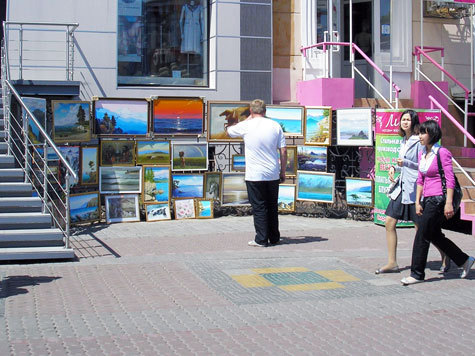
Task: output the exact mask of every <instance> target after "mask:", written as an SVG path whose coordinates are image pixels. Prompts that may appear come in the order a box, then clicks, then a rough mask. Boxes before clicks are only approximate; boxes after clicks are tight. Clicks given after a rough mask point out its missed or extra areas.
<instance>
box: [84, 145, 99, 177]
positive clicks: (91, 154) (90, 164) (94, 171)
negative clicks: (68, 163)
mask: <svg viewBox="0 0 475 356" xmlns="http://www.w3.org/2000/svg"><path fill="white" fill-rule="evenodd" d="M97 156H98V149H97V146H84V147H81V185H95V184H98V183H99V170H98V167H99V166H98V164H97Z"/></svg>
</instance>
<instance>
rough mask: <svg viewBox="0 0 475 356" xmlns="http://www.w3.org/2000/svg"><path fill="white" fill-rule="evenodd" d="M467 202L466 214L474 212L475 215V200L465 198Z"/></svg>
mask: <svg viewBox="0 0 475 356" xmlns="http://www.w3.org/2000/svg"><path fill="white" fill-rule="evenodd" d="M463 202H464V204H465V214H474V215H475V201H474V200H466V199H464V200H463Z"/></svg>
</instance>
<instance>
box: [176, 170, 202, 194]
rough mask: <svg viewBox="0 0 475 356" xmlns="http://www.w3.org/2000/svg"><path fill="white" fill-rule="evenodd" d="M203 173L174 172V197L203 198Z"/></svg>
mask: <svg viewBox="0 0 475 356" xmlns="http://www.w3.org/2000/svg"><path fill="white" fill-rule="evenodd" d="M203 183H204V176H203V175H202V174H192V173H190V174H184V173H179V174H172V198H203V194H204V191H203Z"/></svg>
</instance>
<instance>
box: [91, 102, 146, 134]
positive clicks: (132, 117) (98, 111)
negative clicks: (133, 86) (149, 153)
mask: <svg viewBox="0 0 475 356" xmlns="http://www.w3.org/2000/svg"><path fill="white" fill-rule="evenodd" d="M93 107H94V108H93V113H94V121H95V124H96V134H98V135H103V136H123V137H127V136H145V135H146V134H147V132H148V116H149V115H148V110H149V104H148V101H147V100H146V99H119V98H109V99H107V98H98V99H96V100H94V101H93Z"/></svg>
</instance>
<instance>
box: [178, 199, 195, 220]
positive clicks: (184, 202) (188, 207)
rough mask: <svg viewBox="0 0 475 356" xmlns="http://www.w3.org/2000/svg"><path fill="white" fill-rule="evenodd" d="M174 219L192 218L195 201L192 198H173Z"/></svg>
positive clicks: (193, 216)
mask: <svg viewBox="0 0 475 356" xmlns="http://www.w3.org/2000/svg"><path fill="white" fill-rule="evenodd" d="M174 204H175V219H177V220H180V219H194V218H195V201H194V199H178V200H175V203H174Z"/></svg>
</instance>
